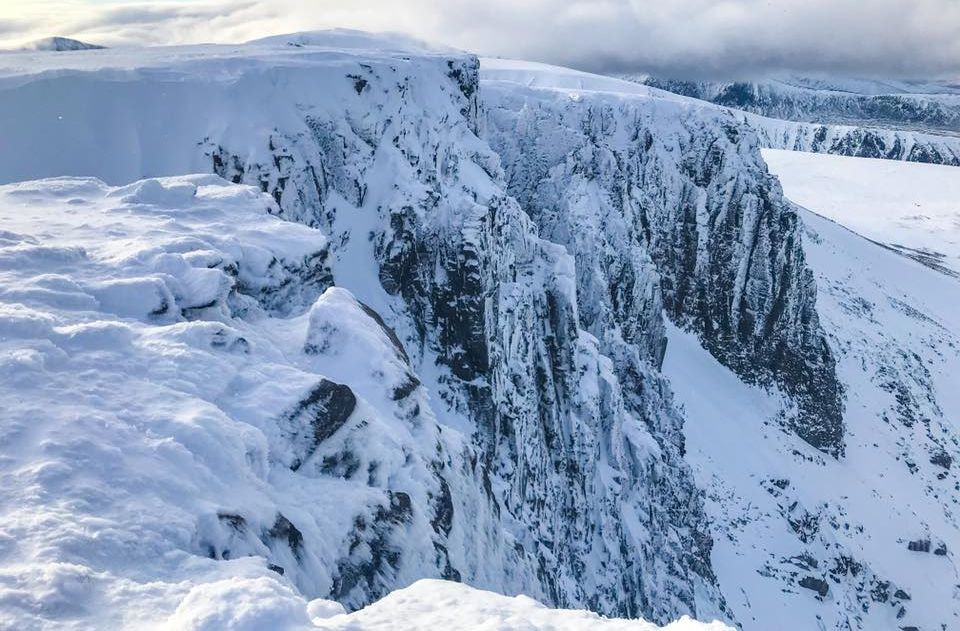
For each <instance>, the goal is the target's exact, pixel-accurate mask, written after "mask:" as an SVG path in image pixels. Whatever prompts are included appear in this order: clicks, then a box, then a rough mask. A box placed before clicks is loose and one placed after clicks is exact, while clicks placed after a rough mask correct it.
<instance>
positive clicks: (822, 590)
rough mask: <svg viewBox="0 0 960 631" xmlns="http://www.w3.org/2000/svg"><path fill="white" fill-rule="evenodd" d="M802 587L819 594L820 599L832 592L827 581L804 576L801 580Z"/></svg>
mask: <svg viewBox="0 0 960 631" xmlns="http://www.w3.org/2000/svg"><path fill="white" fill-rule="evenodd" d="M800 587H806V588H807V589H809V590H812V591H815V592H817V595H819V596H820V598H823V597H824V596H826V595H827V593H828V592H829V591H830V584H829V583H827V582H826V581H825V580H823V579H820V578H816V577H813V576H804V577H803V578H802V579H800Z"/></svg>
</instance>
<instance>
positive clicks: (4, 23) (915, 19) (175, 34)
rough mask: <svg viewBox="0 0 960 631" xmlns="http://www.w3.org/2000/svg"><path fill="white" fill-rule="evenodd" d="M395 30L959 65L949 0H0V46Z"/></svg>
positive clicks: (468, 38)
mask: <svg viewBox="0 0 960 631" xmlns="http://www.w3.org/2000/svg"><path fill="white" fill-rule="evenodd" d="M326 28H355V29H363V30H369V31H398V32H402V33H406V34H408V35H412V36H414V37H417V38H420V39H424V40H427V41H431V42H436V43H439V44H444V45H448V46H453V47H456V48H461V49H464V50H470V51H473V52H476V53H479V54H485V55H497V56H505V57H518V58H523V59H531V60H537V61H544V62H549V63H557V64H561V65H568V66H573V67H577V68H581V69H585V70H592V71H599V72H647V73H652V74H657V75H661V76H669V77H676V78H716V79H733V78H749V77H755V76H758V75H764V74H775V73H783V72H793V73H800V74H828V75H834V76H856V77H886V78H947V79H953V80H956V79H958V78H960V0H592V1H583V0H166V1H157V2H129V1H120V0H0V48H11V47H16V46H19V45H22V44H23V43H26V42H28V41H30V40H35V39H39V38H42V37H48V36H51V35H61V36H67V37H75V38H78V39H82V40H84V41H89V42H92V43H97V44H104V45H108V46H119V45H155V44H182V43H197V42H241V41H246V40H248V39H254V38H257V37H263V36H267V35H273V34H279V33H290V32H296V31H305V30H317V29H326Z"/></svg>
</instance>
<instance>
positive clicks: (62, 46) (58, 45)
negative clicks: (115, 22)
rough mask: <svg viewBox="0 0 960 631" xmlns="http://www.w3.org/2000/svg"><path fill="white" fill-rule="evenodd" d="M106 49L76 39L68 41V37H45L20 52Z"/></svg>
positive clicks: (24, 47)
mask: <svg viewBox="0 0 960 631" xmlns="http://www.w3.org/2000/svg"><path fill="white" fill-rule="evenodd" d="M103 48H106V47H105V46H97V45H96V44H88V43H87V42H81V41H80V40H78V39H70V38H69V37H45V38H44V39H38V40H36V41H34V42H30V43H29V44H27V45H25V46H23V47H22V49H21V50H49V51H55V52H63V51H68V50H100V49H103Z"/></svg>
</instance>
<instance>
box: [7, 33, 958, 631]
mask: <svg viewBox="0 0 960 631" xmlns="http://www.w3.org/2000/svg"><path fill="white" fill-rule="evenodd" d="M3 61H4V64H3V66H2V67H0V118H3V119H4V120H17V121H18V125H16V126H15V127H14V128H11V129H10V130H8V131H6V132H5V135H4V151H3V152H0V182H2V183H5V184H6V186H3V187H0V230H2V232H0V235H2V241H0V265H2V267H0V279H2V281H0V286H2V290H0V291H2V293H0V306H2V313H3V314H4V315H3V317H2V319H0V372H2V373H3V374H4V378H3V379H2V380H0V390H2V391H3V397H4V400H5V401H8V402H10V403H9V404H8V405H7V407H6V412H5V419H4V422H3V424H2V426H0V430H2V432H3V433H2V434H0V444H2V445H4V446H5V448H4V452H3V459H2V460H0V476H2V478H3V480H4V484H3V485H2V490H0V497H2V498H3V499H2V500H0V507H2V513H0V611H2V612H3V613H4V614H5V615H8V616H9V617H10V618H11V619H12V620H15V621H16V622H15V623H16V625H17V626H18V628H70V627H74V628H86V627H89V626H101V627H103V626H109V627H140V626H150V625H158V624H161V625H162V624H167V625H168V626H170V627H172V628H225V627H226V628H230V627H231V625H232V626H233V627H235V628H249V627H250V626H251V625H252V626H256V625H258V624H259V625H261V626H262V625H264V624H270V625H272V626H274V627H281V626H282V625H286V628H299V627H302V626H303V625H305V624H309V623H310V619H311V616H312V617H313V618H315V619H316V621H315V624H318V625H320V626H321V627H323V625H324V624H332V625H334V626H332V627H329V628H354V627H351V626H350V625H356V626H359V627H360V628H379V627H378V626H377V625H380V626H389V625H390V624H392V623H393V619H392V618H391V617H392V616H398V615H403V616H408V617H410V619H411V620H415V619H417V618H415V616H419V615H421V613H422V612H420V610H419V609H418V607H420V608H421V609H422V607H421V604H422V603H427V604H431V603H430V602H429V601H430V599H431V597H432V596H430V595H428V594H433V595H435V596H436V597H437V598H443V599H444V600H443V602H444V603H447V607H448V608H453V607H462V608H463V609H464V610H469V611H483V612H486V613H485V614H484V615H489V616H494V617H495V616H500V618H496V619H497V620H501V619H503V620H502V621H503V624H504V625H506V624H507V621H506V619H507V618H509V619H510V620H513V621H514V622H511V623H510V624H515V625H519V624H520V622H519V621H528V622H524V624H527V623H529V625H532V626H534V628H537V627H538V626H543V627H548V626H549V625H563V624H569V625H570V626H571V628H572V627H573V625H575V624H580V623H579V622H576V620H580V621H581V622H582V624H581V625H580V626H581V627H583V628H587V627H588V626H589V625H591V624H593V622H591V621H595V619H593V618H590V617H589V616H588V615H587V614H583V613H580V614H577V613H569V612H568V613H563V614H560V613H557V614H554V613H549V612H547V611H546V610H542V609H538V608H535V607H533V605H532V604H530V603H529V602H528V601H512V600H509V599H500V600H498V599H497V597H495V596H491V595H481V594H477V593H475V592H472V591H470V590H466V589H465V588H463V589H461V588H456V587H455V586H450V585H447V584H445V583H418V584H417V585H416V586H415V587H414V588H412V589H414V591H412V592H406V593H405V592H399V593H398V594H394V595H392V596H388V597H387V599H386V600H384V601H382V602H381V603H379V604H378V605H374V606H373V607H371V608H369V609H367V610H361V611H360V612H358V613H354V614H350V615H349V616H347V615H344V616H343V617H340V618H337V617H333V618H327V617H326V614H325V613H324V612H327V613H331V612H332V613H336V607H334V606H333V605H332V604H330V603H328V602H326V599H330V600H335V601H338V602H339V603H341V604H342V605H343V606H345V607H346V608H347V609H349V610H354V609H358V608H361V607H363V606H365V605H369V604H370V603H372V602H374V601H377V600H378V599H380V598H383V597H384V596H387V594H389V593H390V592H392V591H393V590H396V589H398V588H402V587H405V586H407V585H410V584H412V583H414V582H415V581H417V580H418V579H422V578H442V579H447V580H453V581H462V582H464V583H466V584H468V585H471V586H473V587H476V588H481V589H488V590H493V591H496V592H499V593H502V594H508V595H513V594H525V595H527V596H530V597H532V598H535V599H537V600H540V601H543V602H545V603H547V604H549V605H552V606H558V607H567V608H575V609H588V610H591V611H594V612H597V613H600V614H605V615H613V616H619V617H630V618H634V617H640V616H642V617H644V618H647V619H649V620H652V621H654V622H657V623H661V624H662V623H666V622H668V621H670V620H673V619H676V618H679V617H680V616H682V615H692V616H695V617H698V618H700V619H705V620H709V619H712V618H718V619H721V620H724V621H726V622H729V623H735V624H740V625H742V626H743V628H747V629H768V628H771V626H776V627H777V628H785V629H786V628H797V629H807V628H816V627H815V625H817V624H820V625H821V627H823V628H831V629H834V628H835V629H844V628H864V629H868V628H884V627H885V626H891V625H893V628H895V627H896V626H911V625H913V626H917V625H920V628H927V627H930V626H931V625H940V624H947V625H949V624H952V623H953V622H954V621H955V619H956V616H957V615H958V601H957V597H956V594H955V593H954V592H953V591H952V590H953V589H954V588H953V585H955V584H956V578H955V572H956V571H955V569H954V565H953V561H952V555H953V554H954V553H953V551H952V549H951V546H950V545H949V543H948V542H951V541H952V540H954V539H955V538H956V535H957V524H956V523H955V518H954V517H953V515H952V513H951V512H950V511H951V507H952V505H953V503H954V502H955V501H956V499H957V489H956V488H955V482H953V481H952V480H953V478H952V473H951V470H950V468H951V463H952V462H953V460H954V459H955V458H957V457H960V447H958V444H957V441H956V439H955V438H954V436H955V434H956V428H955V427H953V426H952V425H951V420H950V419H951V418H953V416H952V415H954V414H955V410H956V407H955V405H956V401H954V400H953V399H951V398H949V397H950V394H949V393H947V392H943V391H942V390H943V389H944V388H946V383H945V381H944V380H945V379H948V377H947V376H948V375H949V374H950V371H951V370H952V369H953V364H954V363H956V353H955V352H954V353H953V354H952V355H951V354H950V352H949V350H948V349H949V348H953V347H950V346H949V345H950V344H952V343H953V342H952V341H950V340H952V339H953V337H952V336H954V335H955V334H956V333H955V332H956V331H958V330H960V325H958V323H956V322H955V321H954V320H952V319H951V318H952V317H953V316H952V315H951V314H950V313H949V312H946V311H944V307H943V305H944V304H946V303H948V302H949V300H950V299H951V296H954V295H955V293H953V294H951V293H950V292H951V291H953V292H955V291H956V288H954V287H953V285H950V284H949V283H955V282H956V280H955V279H953V278H950V277H947V276H944V275H942V274H938V273H937V272H935V271H933V270H929V269H928V268H925V267H922V266H919V265H917V264H915V263H913V262H912V261H908V260H906V259H902V258H901V257H900V256H899V255H898V254H896V253H894V252H891V251H889V250H886V249H883V248H881V247H880V246H878V245H876V244H873V243H870V242H867V241H863V240H861V239H860V238H859V237H857V236H856V235H853V234H852V233H848V232H845V231H843V230H842V229H839V228H837V227H835V226H832V225H831V224H827V223H823V224H822V225H821V224H820V223H818V221H819V220H818V219H817V218H816V217H814V216H812V215H810V216H809V217H807V214H805V213H806V211H803V210H801V209H799V208H797V207H796V206H794V205H793V204H791V203H790V202H789V201H787V200H786V199H785V198H784V197H783V193H782V191H781V188H780V184H779V182H778V180H777V179H776V178H775V177H774V176H772V175H771V174H770V173H769V172H768V170H767V167H766V164H765V163H764V160H763V158H762V156H761V154H760V149H759V147H760V144H761V142H760V139H759V138H758V136H757V134H756V132H755V131H754V130H753V129H751V126H750V125H746V124H744V122H743V120H742V115H740V114H737V113H735V112H732V111H730V110H729V109H726V108H722V107H718V106H715V105H711V104H707V103H704V102H702V101H697V100H695V99H690V98H685V97H681V96H677V95H673V94H670V93H667V92H664V91H661V90H657V89H654V88H650V87H646V86H641V85H637V84H636V83H630V82H625V81H621V80H617V79H611V78H608V77H598V76H595V75H588V74H585V73H579V72H576V71H572V70H568V69H563V68H555V67H550V66H544V65H540V64H529V63H525V62H512V61H507V60H482V61H481V60H478V59H477V58H476V57H474V56H472V55H468V54H464V53H458V52H453V51H448V50H440V49H434V48H432V47H430V46H427V45H424V44H421V43H417V42H410V41H407V40H403V39H402V38H397V37H393V36H391V37H386V38H378V37H372V36H367V35H364V34H359V33H353V32H337V33H332V34H329V33H328V34H300V35H294V36H285V37H280V38H270V39H268V40H261V41H258V42H252V43H249V44H246V45H240V46H194V47H180V48H165V49H149V48H147V49H140V50H136V51H109V50H108V51H96V52H89V53H86V52H77V53H75V54H71V55H53V54H48V55H43V54H38V53H31V54H27V53H23V54H10V55H6V56H5V57H4V60H3ZM191 173H194V174H196V173H200V174H205V175H189V174H191ZM64 176H73V177H64ZM39 178H48V179H42V180H41V179H39ZM50 178H52V179H50ZM811 225H812V228H811ZM811 243H812V244H813V245H811ZM884 257H887V258H884ZM874 260H876V261H879V263H876V265H881V266H888V267H889V266H893V267H891V269H893V268H896V266H897V265H913V266H914V267H910V268H908V269H909V270H910V272H909V273H911V274H912V273H913V272H914V271H916V273H917V274H919V276H917V278H922V279H926V278H927V276H924V274H933V275H935V277H936V280H935V281H931V282H932V283H934V284H933V285H929V287H932V289H930V293H929V294H927V293H923V294H915V293H914V294H911V293H904V292H906V291H907V290H908V289H909V291H914V292H917V291H920V289H918V288H919V287H928V284H927V283H926V281H923V282H920V283H918V284H917V287H908V286H906V285H905V286H904V288H900V287H893V286H892V285H889V286H888V285H885V284H883V283H882V282H881V281H882V279H876V281H875V282H873V284H871V282H868V281H867V280H866V279H864V278H858V279H856V281H857V282H854V280H851V275H852V273H853V272H852V271H851V270H853V269H856V268H857V267H858V266H860V265H862V264H863V262H864V261H868V262H871V264H874V263H873V261H874ZM896 269H897V270H899V269H900V268H896ZM900 271H902V270H900ZM904 273H905V274H906V272H904ZM945 283H946V284H945ZM818 286H819V287H820V292H821V295H820V298H819V299H818V292H817V287H818ZM824 288H826V289H824ZM824 291H826V298H825V299H824V297H823V296H824V293H823V292H824ZM923 291H927V290H923ZM861 300H862V301H866V302H869V303H870V305H871V306H870V308H868V307H867V306H864V304H865V303H861ZM858 308H859V309H860V311H856V309H858ZM851 309H853V310H854V311H853V312H854V313H855V314H856V315H857V317H856V318H854V317H850V316H847V315H845V314H846V313H847V311H848V310H851ZM857 318H859V319H857ZM871 318H873V319H871ZM914 320H916V322H918V323H920V324H918V325H917V328H914V329H911V328H910V324H911V323H912V322H914ZM878 323H879V325H878ZM925 327H926V328H925ZM917 332H920V333H921V334H922V335H924V336H927V337H925V338H924V339H928V341H929V344H928V345H927V346H925V347H924V348H925V349H926V350H924V351H923V353H920V351H919V350H916V348H915V346H916V345H915V344H913V343H912V341H913V338H911V337H910V334H913V333H917ZM878 336H880V337H883V336H889V339H885V342H886V345H885V346H882V347H880V348H882V350H881V351H878V350H877V348H878V347H879V345H878V343H877V342H878V339H879V338H878ZM935 336H938V337H935ZM938 340H943V341H942V342H940V341H938ZM941 344H946V345H947V346H942V345H941ZM928 351H929V352H928ZM938 362H939V363H938ZM924 371H926V372H924ZM884 420H886V423H884ZM881 423H883V426H882V427H881V431H880V432H879V433H877V436H874V435H873V434H874V433H875V432H874V431H873V430H872V428H873V426H875V425H880V424H881ZM874 443H876V444H874ZM923 458H927V460H924V459H923ZM928 462H929V464H928ZM907 463H909V466H908V465H907ZM834 479H843V480H849V482H847V483H844V484H833V483H832V482H831V481H832V480H834ZM924 542H926V543H924ZM925 546H926V547H927V548H929V550H930V553H929V555H928V556H926V557H923V558H922V559H919V558H915V557H914V556H911V555H914V554H915V553H914V552H912V550H913V549H923V548H924V547H925ZM908 547H909V548H910V549H909V550H908ZM941 552H942V554H941ZM916 554H925V553H923V552H919V553H916ZM928 559H929V560H930V561H929V562H927V561H928ZM937 564H939V565H937ZM951 572H954V574H951ZM951 577H952V578H951ZM451 590H452V591H451ZM458 590H459V591H458ZM315 599H320V600H315ZM308 600H312V602H311V603H310V605H309V607H308V605H307V601H308ZM211 603H214V604H213V605H211ZM404 606H408V607H412V609H407V610H404V609H403V607H404ZM405 611H406V613H404V612H405ZM423 615H425V616H426V615H430V616H441V617H433V618H429V617H427V618H423V620H425V621H429V622H424V623H423V624H440V622H439V621H441V620H446V619H448V618H443V617H442V616H444V615H446V614H444V613H443V612H442V611H441V612H437V611H433V612H432V613H430V612H427V613H423ZM478 615H479V614H478ZM257 616H262V617H259V618H258V617H257ZM554 618H556V620H555V621H554ZM492 619H493V618H492ZM561 619H562V620H561ZM327 620H329V622H326V621H327ZM434 621H437V622H434ZM619 624H620V623H612V622H611V623H610V625H611V628H618V627H616V626H614V625H619ZM627 624H628V623H623V625H624V628H633V627H627V626H626V625H627ZM684 624H689V625H693V624H694V623H684ZM243 625H247V626H246V627H244V626H243ZM337 625H340V626H337ZM791 625H792V626H791ZM636 626H637V627H638V628H645V627H644V626H642V624H641V623H637V625H636ZM504 628H512V627H509V626H506V627H504ZM524 628H527V627H524ZM932 628H936V626H933V627H932Z"/></svg>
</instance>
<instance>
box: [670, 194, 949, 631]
mask: <svg viewBox="0 0 960 631" xmlns="http://www.w3.org/2000/svg"><path fill="white" fill-rule="evenodd" d="M802 216H803V219H804V223H805V225H806V226H807V228H806V234H805V239H804V243H805V249H806V251H807V255H808V261H809V262H810V265H811V267H812V268H813V269H814V272H815V273H816V276H817V283H818V286H819V287H820V292H819V299H818V309H819V311H820V314H821V321H822V322H823V326H824V329H825V330H826V331H827V334H828V335H829V336H830V340H831V346H833V348H835V349H836V354H837V355H836V356H837V369H838V373H839V375H840V379H841V381H842V382H843V384H844V385H845V391H846V393H847V394H846V396H847V407H846V409H847V413H846V415H845V421H846V424H847V453H846V457H845V458H844V459H843V460H842V461H839V462H838V461H833V460H827V459H824V458H822V457H821V456H820V455H819V454H817V453H816V452H813V451H812V450H810V449H809V447H808V446H806V445H804V444H803V443H801V442H799V441H797V440H796V439H795V438H794V437H792V436H790V435H789V434H785V433H783V432H782V431H779V430H778V429H777V417H778V415H779V413H780V409H781V408H782V406H783V401H782V399H781V398H780V396H779V395H777V394H776V393H775V392H774V393H770V392H764V391H763V390H760V389H757V388H751V387H748V386H745V385H744V384H742V383H741V382H739V380H738V379H737V378H736V376H735V375H734V374H733V373H731V372H730V371H729V370H727V369H725V368H724V367H722V366H721V365H719V364H718V363H717V362H716V361H715V360H714V359H713V358H712V357H710V356H709V355H707V354H706V353H705V352H704V351H703V350H702V349H701V348H700V347H699V345H698V344H697V341H696V340H695V339H694V338H692V337H691V336H690V335H689V334H686V333H683V332H680V331H677V330H671V331H670V333H669V339H670V343H669V345H668V349H667V355H666V360H665V364H664V371H665V374H666V375H667V376H668V377H669V378H670V380H671V383H672V384H673V387H674V391H675V393H676V397H677V400H678V402H679V403H680V404H681V405H682V406H683V407H684V416H685V419H686V425H685V432H686V436H687V445H688V460H689V461H690V462H691V463H692V464H693V466H694V471H695V474H696V476H697V480H698V482H699V483H700V484H702V485H703V486H704V487H705V488H706V489H707V497H708V500H707V511H708V513H709V514H710V516H711V522H712V523H713V525H714V531H713V532H714V533H715V537H716V539H715V541H716V545H715V548H714V556H713V561H714V567H715V569H716V571H717V576H718V579H719V581H720V585H721V588H722V589H723V590H724V593H725V594H726V596H727V598H728V603H729V605H730V607H731V608H732V609H733V611H734V612H735V614H736V615H737V618H738V620H739V621H740V622H741V624H743V625H744V628H748V629H752V628H755V629H769V628H777V629H785V630H788V629H798V630H800V629H811V628H822V629H836V630H840V629H851V628H852V629H898V628H900V629H910V628H917V629H951V628H953V627H955V626H956V625H957V624H958V619H960V599H958V597H957V584H958V582H957V576H958V572H957V566H956V561H955V550H954V548H955V547H956V546H955V542H956V541H957V533H958V527H960V523H958V516H957V513H956V508H955V507H956V505H957V502H958V501H960V488H958V484H957V480H956V473H955V463H956V461H957V458H958V457H960V451H958V450H960V445H958V441H957V435H958V426H957V422H956V419H957V418H960V399H958V397H957V395H956V388H955V386H954V382H955V376H956V374H957V371H958V370H960V365H958V364H960V356H958V353H957V347H958V341H960V340H958V331H960V322H958V320H957V316H956V309H955V305H956V304H957V301H958V300H960V285H958V284H957V282H956V280H955V279H954V278H951V277H948V276H945V275H943V274H940V273H939V272H936V271H934V270H930V269H928V268H926V267H924V266H922V265H920V264H919V263H916V262H914V261H911V260H909V259H908V258H906V257H901V256H899V255H898V254H896V253H895V252H892V251H890V250H887V249H884V248H882V247H880V246H878V245H877V244H875V243H871V242H870V241H868V240H866V239H863V238H861V237H859V236H858V235H855V234H853V233H851V232H850V231H848V230H847V229H845V228H843V227H841V226H838V225H836V224H834V223H831V222H830V221H828V220H825V219H823V218H820V217H817V216H816V215H813V214H811V213H806V212H804V213H803V215H802ZM732 452H733V453H746V454H750V462H749V464H748V465H744V463H743V462H742V461H739V460H732V459H731V458H730V454H731V453H732Z"/></svg>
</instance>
